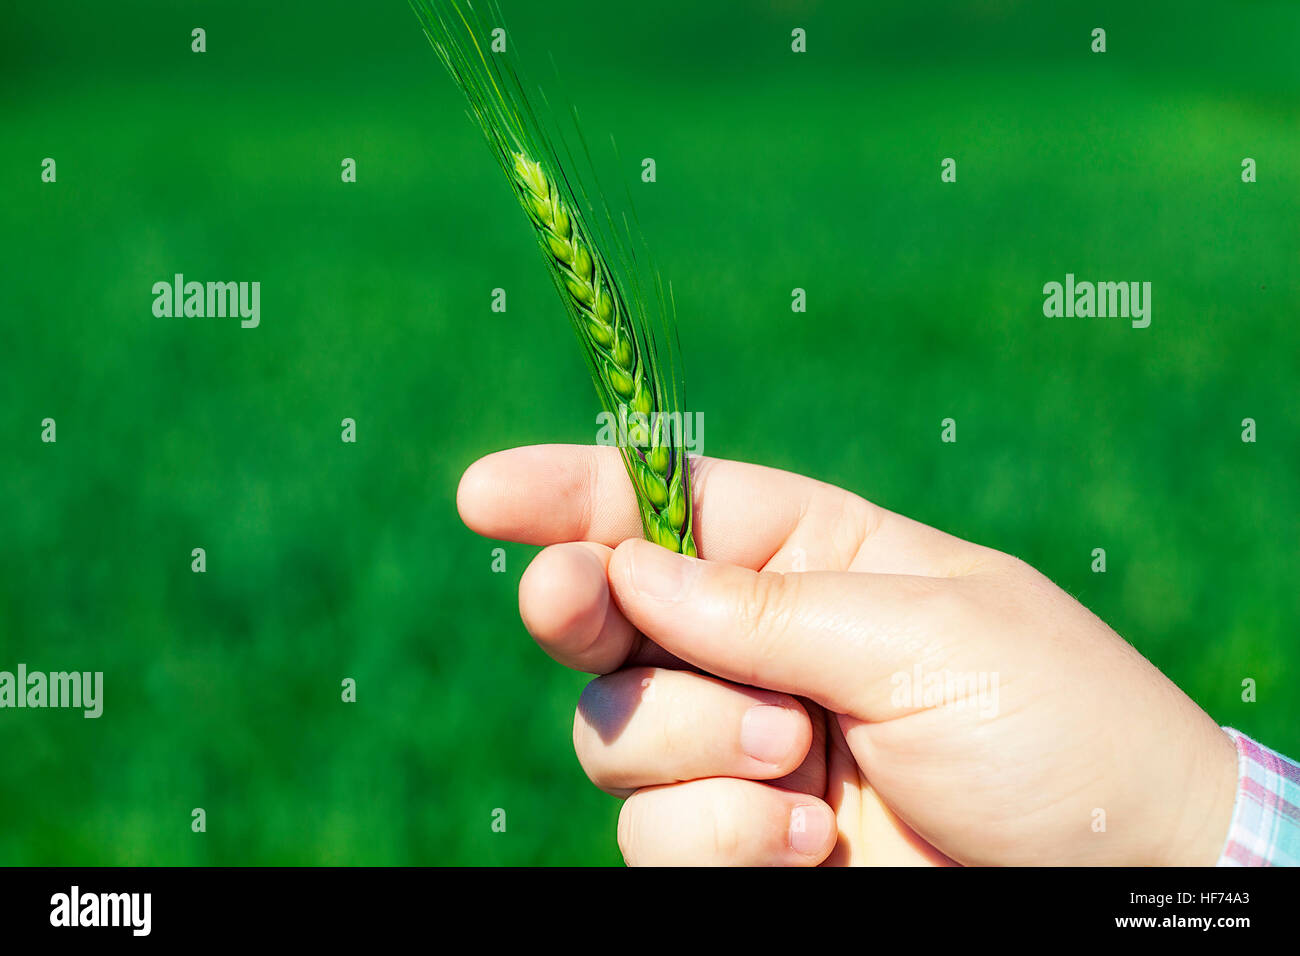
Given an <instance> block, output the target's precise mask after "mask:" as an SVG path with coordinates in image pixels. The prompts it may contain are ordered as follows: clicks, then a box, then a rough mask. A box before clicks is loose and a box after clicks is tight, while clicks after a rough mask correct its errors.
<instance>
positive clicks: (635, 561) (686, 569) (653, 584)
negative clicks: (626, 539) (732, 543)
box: [629, 541, 700, 601]
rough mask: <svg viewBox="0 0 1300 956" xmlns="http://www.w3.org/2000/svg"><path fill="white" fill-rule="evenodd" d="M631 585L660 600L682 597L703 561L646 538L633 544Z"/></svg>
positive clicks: (676, 599) (680, 598)
mask: <svg viewBox="0 0 1300 956" xmlns="http://www.w3.org/2000/svg"><path fill="white" fill-rule="evenodd" d="M629 570H630V571H631V577H632V586H633V587H635V588H636V589H637V590H638V591H640V592H641V593H642V594H644V595H646V596H647V597H651V598H655V599H656V600H659V601H680V600H682V599H683V598H685V597H686V593H687V591H688V590H689V589H690V585H691V582H692V581H694V580H695V577H696V575H698V574H699V570H700V563H699V561H696V560H694V559H692V558H685V557H682V556H681V555H680V554H673V553H672V552H671V551H666V550H664V549H663V548H660V547H656V546H655V545H652V544H649V543H647V542H644V541H640V542H637V544H636V546H635V547H633V548H632V558H631V566H630V569H629Z"/></svg>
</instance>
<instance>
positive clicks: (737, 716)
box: [573, 667, 813, 796]
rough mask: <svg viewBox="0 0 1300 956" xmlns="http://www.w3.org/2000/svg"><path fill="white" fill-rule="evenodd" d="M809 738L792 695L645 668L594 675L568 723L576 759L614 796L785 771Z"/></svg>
mask: <svg viewBox="0 0 1300 956" xmlns="http://www.w3.org/2000/svg"><path fill="white" fill-rule="evenodd" d="M812 737H813V730H812V724H811V722H810V721H809V719H808V714H807V712H806V711H805V710H804V709H803V706H802V705H801V704H800V703H799V702H798V701H797V700H795V699H794V698H793V697H789V696H787V695H785V694H778V693H774V692H772V691H765V690H758V689H755V688H750V687H737V686H735V685H734V684H727V683H724V682H722V681H719V680H716V679H714V678H711V677H706V676H704V675H701V674H695V673H691V672H688V671H675V670H662V669H656V668H648V667H636V668H629V669H627V670H622V671H619V672H617V673H614V674H609V675H608V676H606V677H600V678H597V679H596V680H594V681H592V682H591V683H590V684H588V685H587V688H586V690H584V691H583V693H582V698H581V700H580V701H579V703H578V712H577V714H576V715H575V718H574V722H573V746H574V749H575V751H576V752H577V754H578V762H579V763H581V764H582V768H583V770H585V771H586V772H587V776H588V777H590V778H591V781H592V783H594V784H596V786H598V787H600V788H601V789H602V790H605V791H607V792H609V793H613V794H615V795H617V796H626V795H627V794H628V793H630V792H631V791H632V790H635V789H638V788H640V787H647V786H655V785H658V784H666V783H674V782H677V781H683V780H695V779H698V778H701V777H720V776H734V777H746V778H750V779H754V780H770V779H775V778H777V777H782V776H784V775H786V774H788V773H791V772H793V771H794V770H795V769H796V768H797V767H798V766H799V765H800V764H801V763H802V762H803V759H804V757H805V756H807V754H808V748H809V745H810V744H811V742H812Z"/></svg>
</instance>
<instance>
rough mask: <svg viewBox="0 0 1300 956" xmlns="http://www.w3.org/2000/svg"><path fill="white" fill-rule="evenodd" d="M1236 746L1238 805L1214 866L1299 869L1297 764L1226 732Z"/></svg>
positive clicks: (1299, 767)
mask: <svg viewBox="0 0 1300 956" xmlns="http://www.w3.org/2000/svg"><path fill="white" fill-rule="evenodd" d="M1223 729H1224V731H1225V732H1226V733H1227V734H1228V736H1229V737H1231V738H1232V742H1233V743H1234V744H1236V745H1237V802H1236V804H1235V805H1234V806H1233V808H1232V825H1231V826H1230V827H1229V828H1228V839H1227V841H1226V842H1225V843H1224V844H1223V852H1222V853H1221V854H1220V855H1219V862H1218V864H1217V865H1218V866H1300V764H1297V763H1296V762H1295V761H1294V760H1289V759H1287V758H1286V757H1283V756H1282V755H1281V754H1280V753H1277V752H1276V751H1273V750H1269V749H1268V748H1267V747H1264V746H1261V745H1260V744H1258V743H1256V742H1255V741H1253V740H1251V739H1250V738H1249V737H1247V736H1246V735H1245V734H1243V733H1241V732H1240V731H1236V730H1233V729H1232V728H1231V727H1224V728H1223Z"/></svg>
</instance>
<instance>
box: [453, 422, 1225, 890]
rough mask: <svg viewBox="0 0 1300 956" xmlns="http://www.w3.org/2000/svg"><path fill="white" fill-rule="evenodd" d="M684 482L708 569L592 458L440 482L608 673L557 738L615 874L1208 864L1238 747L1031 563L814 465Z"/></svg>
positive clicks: (716, 473)
mask: <svg viewBox="0 0 1300 956" xmlns="http://www.w3.org/2000/svg"><path fill="white" fill-rule="evenodd" d="M692 473H693V477H694V481H695V488H694V493H695V508H696V514H695V521H696V525H695V526H696V539H697V542H698V544H699V546H700V549H701V554H702V556H703V559H695V558H685V557H682V556H680V555H675V554H672V553H671V552H668V551H666V550H664V549H663V548H660V547H658V546H656V545H652V544H649V543H647V542H645V541H643V540H640V537H639V536H640V525H639V521H638V518H637V511H636V505H635V501H634V499H633V496H632V491H631V488H630V486H629V483H628V481H627V476H626V474H625V472H624V470H623V464H622V461H621V460H620V458H619V456H618V454H617V452H616V451H615V450H614V449H612V448H588V447H583V446H564V445H551V446H538V447H532V448H520V449H513V450H510V451H504V452H500V453H498V454H494V455H489V456H488V457H486V458H483V459H481V460H480V461H478V462H476V463H475V464H474V465H473V466H471V467H470V468H469V470H468V471H466V473H465V475H464V477H463V479H462V481H461V485H460V489H459V492H458V506H459V509H460V513H461V516H462V518H463V519H464V521H465V523H466V524H467V525H468V526H469V527H470V528H472V529H473V530H475V531H477V532H478V533H480V534H482V535H485V536H487V537H491V538H502V539H507V540H511V541H517V542H522V543H526V544H535V545H544V546H546V547H545V549H544V550H543V551H542V552H541V553H540V554H539V555H538V556H537V557H536V559H535V560H534V561H533V563H532V565H531V566H530V567H529V568H528V570H527V571H526V573H525V574H524V576H523V578H522V580H521V581H520V586H519V606H520V613H521V616H522V617H523V621H524V624H525V626H526V627H527V629H528V631H529V633H531V634H532V636H533V637H534V639H535V640H536V641H537V642H538V644H539V645H540V646H541V647H542V649H543V650H545V651H546V652H547V653H548V654H550V655H551V656H552V657H553V658H555V659H556V660H557V661H559V662H560V663H561V664H563V665H565V666H567V667H571V668H574V669H576V670H580V671H585V672H589V673H594V674H599V675H602V676H599V677H597V678H596V679H595V680H593V681H592V682H591V684H589V685H588V686H587V688H586V689H585V690H584V691H583V694H582V697H581V699H580V701H579V703H578V708H577V714H576V717H575V720H574V747H575V749H576V751H577V755H578V759H579V761H580V763H581V764H582V766H583V768H584V770H585V771H586V773H587V775H588V776H589V777H590V778H591V780H592V781H593V782H594V783H595V784H596V785H597V786H599V787H601V788H602V789H604V790H606V791H608V792H610V793H613V794H616V795H618V796H621V797H625V798H626V800H625V802H624V804H623V809H622V812H621V814H620V817H619V826H618V840H619V846H620V848H621V849H622V852H623V855H624V858H625V859H626V860H627V862H628V863H629V864H634V865H636V864H644V865H818V864H824V865H854V864H883V865H951V864H954V863H958V864H966V865H1044V864H1050V865H1211V864H1213V863H1214V862H1215V860H1216V859H1217V857H1218V854H1219V851H1220V849H1221V847H1222V844H1223V841H1224V839H1225V837H1226V835H1227V830H1228V825H1229V822H1230V819H1231V815H1232V806H1233V800H1234V797H1235V789H1236V776H1237V758H1236V753H1235V749H1234V747H1233V744H1232V742H1231V740H1229V739H1228V737H1227V736H1226V735H1225V734H1224V733H1223V732H1222V731H1221V730H1220V729H1219V728H1218V726H1217V725H1216V724H1215V722H1214V721H1213V720H1212V719H1211V718H1210V717H1209V716H1208V715H1207V714H1206V713H1205V712H1204V711H1202V710H1201V709H1200V708H1199V707H1197V706H1196V704H1194V703H1193V702H1192V701H1191V700H1190V699H1189V698H1188V697H1187V696H1186V695H1185V694H1183V693H1182V692H1181V691H1180V690H1179V689H1178V688H1177V687H1176V686H1174V684H1173V683H1171V682H1170V681H1169V680H1168V679H1167V678H1166V677H1165V676H1164V675H1163V674H1161V673H1160V671H1159V670H1157V669H1156V668H1155V667H1154V666H1153V665H1152V664H1151V663H1150V662H1148V661H1147V660H1146V659H1145V658H1143V657H1142V656H1141V655H1140V654H1139V653H1138V652H1137V651H1136V650H1134V649H1133V647H1132V646H1131V645H1129V644H1128V643H1126V642H1125V641H1124V640H1123V639H1122V638H1121V637H1119V635H1117V634H1116V633H1115V632H1114V631H1112V630H1111V629H1110V628H1109V627H1107V626H1106V624H1105V623H1104V622H1102V621H1101V620H1099V619H1098V618H1097V617H1095V616H1094V615H1093V614H1091V613H1090V612H1089V611H1088V610H1087V609H1086V608H1084V607H1083V606H1082V605H1080V604H1079V603H1078V602H1076V601H1075V600H1073V599H1072V598H1071V597H1069V596H1068V595H1067V594H1065V593H1064V592H1063V591H1061V590H1060V589H1059V588H1057V587H1056V586H1055V585H1053V584H1052V583H1051V582H1050V581H1049V580H1047V578H1045V577H1043V575H1041V574H1039V573H1038V572H1037V571H1035V570H1034V569H1033V568H1031V567H1029V566H1028V565H1027V564H1025V563H1024V562H1022V561H1019V560H1017V559H1016V558H1013V557H1011V556H1009V555H1006V554H1003V553H1001V552H998V551H995V550H992V549H989V548H985V547H981V546H979V545H975V544H971V543H969V542H966V541H962V540H960V539H958V538H954V537H952V536H950V535H947V534H944V533H943V532H940V531H937V530H935V529H933V528H930V527H927V526H925V525H923V524H919V523H917V522H915V521H912V520H910V519H908V518H905V517H903V516H901V515H897V514H894V513H891V512H889V511H886V510H884V509H882V508H879V507H877V506H876V505H873V504H871V503H870V502H868V501H865V500H864V499H862V498H859V497H858V496H856V495H853V494H851V493H849V492H847V491H843V490H842V489H839V488H836V487H833V486H831V485H827V484H823V483H821V482H818V481H814V480H812V479H809V478H804V477H801V476H798V475H793V474H789V473H786V472H781V471H775V470H773V469H769V468H763V467H761V466H757V465H749V464H742V463H738V462H730V461H722V460H716V459H699V460H698V461H696V462H695V463H694V464H693V467H692ZM918 668H919V671H918ZM945 672H946V673H948V674H960V675H972V677H973V678H974V681H973V683H970V684H965V685H960V684H959V685H952V686H949V687H947V688H946V689H945V687H944V685H943V683H942V680H943V677H944V675H945ZM918 674H919V677H920V683H919V685H918V684H917V680H916V678H917V677H918ZM935 675H937V676H938V679H939V681H940V683H939V685H938V692H937V693H935V691H934V688H933V685H930V684H929V681H927V678H929V680H930V681H933V680H934V679H935ZM981 678H982V679H983V680H984V685H983V687H984V691H983V693H980V692H979V684H978V681H979V680H980V679H981ZM994 682H996V683H994ZM927 686H931V694H930V695H929V696H927V695H926V694H925V693H924V690H925V688H926V687H927ZM914 688H915V691H916V692H912V691H913V689H914ZM1102 822H1104V828H1102V827H1101V825H1100V824H1101V823H1102Z"/></svg>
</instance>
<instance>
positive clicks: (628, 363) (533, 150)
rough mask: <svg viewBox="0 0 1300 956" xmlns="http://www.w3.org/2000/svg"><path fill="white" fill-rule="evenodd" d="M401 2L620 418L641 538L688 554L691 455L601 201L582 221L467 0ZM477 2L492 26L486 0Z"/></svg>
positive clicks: (667, 323)
mask: <svg viewBox="0 0 1300 956" xmlns="http://www.w3.org/2000/svg"><path fill="white" fill-rule="evenodd" d="M411 6H412V8H413V9H414V10H415V13H416V15H417V16H418V17H419V19H420V21H421V24H422V25H423V26H424V31H425V33H426V34H427V35H428V37H429V41H430V42H431V43H432V44H433V48H434V50H435V51H436V52H437V54H438V57H439V59H440V60H441V61H442V63H443V66H445V67H446V68H447V71H448V72H449V73H450V74H451V76H452V78H453V79H454V80H455V81H456V83H457V85H458V86H459V87H460V88H461V91H462V92H463V93H464V94H465V96H466V99H467V100H468V101H469V105H470V112H471V115H472V116H473V117H474V119H475V120H476V121H477V123H478V125H479V127H480V129H482V131H483V134H484V136H485V137H486V138H487V141H488V145H489V146H490V147H491V149H492V151H493V154H494V155H495V156H496V158H497V161H498V163H499V164H500V165H501V168H502V170H503V171H504V172H505V173H506V176H507V178H508V179H509V180H510V183H511V185H512V186H513V188H514V191H515V195H516V197H517V198H518V199H519V202H520V205H522V206H523V208H524V211H525V212H526V213H527V214H528V219H529V221H530V222H531V223H532V225H533V228H534V229H535V230H536V233H537V238H538V242H539V244H540V246H541V248H542V252H543V254H544V255H545V258H546V262H547V265H548V266H549V269H550V273H551V277H552V279H553V280H554V282H555V287H556V290H557V291H558V292H559V294H560V298H561V299H562V301H563V302H564V305H565V310H566V311H567V312H568V314H569V318H570V321H571V323H572V325H573V328H574V331H575V332H576V333H577V336H578V341H579V344H580V345H581V346H582V350H583V355H584V357H585V358H586V361H587V367H588V370H589V371H590V373H591V378H592V382H593V383H594V384H595V386H596V392H597V395H598V396H599V397H600V400H601V404H602V406H603V407H604V408H605V410H606V411H607V412H609V413H610V414H611V415H612V416H614V417H615V419H616V420H617V421H618V422H619V423H620V424H621V423H623V422H626V423H627V427H626V428H625V429H624V428H621V427H620V428H619V429H618V432H617V433H618V436H619V442H618V444H619V448H620V451H621V452H622V455H623V462H624V464H625V465H626V466H627V472H628V477H629V478H630V479H631V481H632V487H633V490H634V491H635V492H636V497H637V504H638V508H639V510H640V513H641V525H642V529H643V530H644V532H645V536H646V538H647V540H650V541H653V542H655V543H656V544H659V545H662V546H663V547H665V548H668V549H669V550H671V551H679V552H681V553H683V554H689V555H694V554H695V551H696V549H695V539H694V534H693V517H692V510H693V509H692V508H691V484H690V461H689V459H688V457H687V455H686V451H685V448H684V447H683V446H682V441H681V439H682V435H681V432H680V429H679V428H678V427H677V426H678V425H679V423H680V422H681V415H680V408H679V407H678V399H679V396H680V394H681V388H680V385H679V383H678V382H677V381H676V380H675V379H673V378H671V377H670V376H669V375H667V370H666V369H665V368H664V365H665V360H664V356H663V352H662V351H661V349H660V348H659V346H658V337H657V336H656V335H655V330H654V327H653V326H652V324H651V322H650V318H649V314H650V310H649V309H648V307H647V304H646V302H645V299H644V297H643V296H642V294H641V284H640V283H639V282H638V281H637V279H636V275H635V268H634V265H633V259H632V257H631V256H630V255H629V254H628V253H627V252H626V250H625V248H624V246H623V245H622V243H621V241H620V240H619V239H618V237H617V232H616V230H614V229H613V228H612V223H613V218H612V216H611V215H610V214H609V211H608V207H606V208H605V221H606V222H607V223H608V224H609V228H606V229H605V230H603V231H601V230H598V229H595V228H593V227H592V225H590V224H589V223H590V222H597V223H598V222H599V219H593V220H588V219H587V218H586V217H584V215H583V214H582V207H581V205H580V203H579V202H578V200H577V191H576V190H575V188H574V185H573V183H572V181H571V180H570V179H569V177H568V176H567V175H566V174H565V168H564V166H563V165H562V164H561V162H560V160H559V157H558V155H557V153H556V151H555V149H554V148H553V147H552V146H551V139H550V137H549V136H548V135H547V133H546V131H545V130H544V129H543V127H542V125H541V123H540V122H539V121H538V119H537V116H536V114H535V113H534V112H533V110H532V109H531V107H530V105H529V103H528V98H527V96H526V95H525V94H524V92H523V86H522V84H521V83H520V81H519V78H518V75H517V73H516V72H515V71H514V69H513V67H512V66H511V65H510V63H509V61H508V60H507V59H505V57H504V56H503V55H501V54H495V53H493V54H489V53H486V52H485V49H484V48H485V46H487V45H488V43H489V37H490V35H491V34H490V30H489V29H488V26H487V23H486V22H485V21H484V20H483V19H482V18H481V17H479V15H478V13H477V11H476V10H475V7H474V5H473V3H472V2H469V0H411ZM487 7H488V10H489V12H490V14H491V15H492V20H493V21H494V22H495V23H497V24H498V25H500V23H501V22H502V21H501V17H500V11H499V10H498V9H497V8H496V6H495V4H494V3H491V2H489V3H488V4H487ZM583 195H584V196H585V193H584V194H583ZM588 205H589V206H590V202H588ZM603 245H608V246H609V247H610V248H612V249H614V250H615V251H616V252H617V253H618V257H619V262H620V264H621V265H622V266H623V268H622V269H621V270H619V271H616V270H615V269H614V268H613V267H612V264H611V260H610V258H609V257H607V256H605V255H604V254H602V251H601V248H602V246H603ZM623 280H626V281H623ZM654 281H655V285H656V289H657V290H658V292H659V295H658V300H657V304H658V306H659V311H660V321H661V324H662V326H663V327H664V329H665V331H667V332H669V333H671V332H672V327H673V316H672V314H671V310H670V309H669V307H668V305H667V303H666V302H665V299H664V296H663V293H662V285H661V284H660V283H659V280H658V276H657V274H656V275H655V276H654ZM669 343H670V344H671V335H669Z"/></svg>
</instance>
